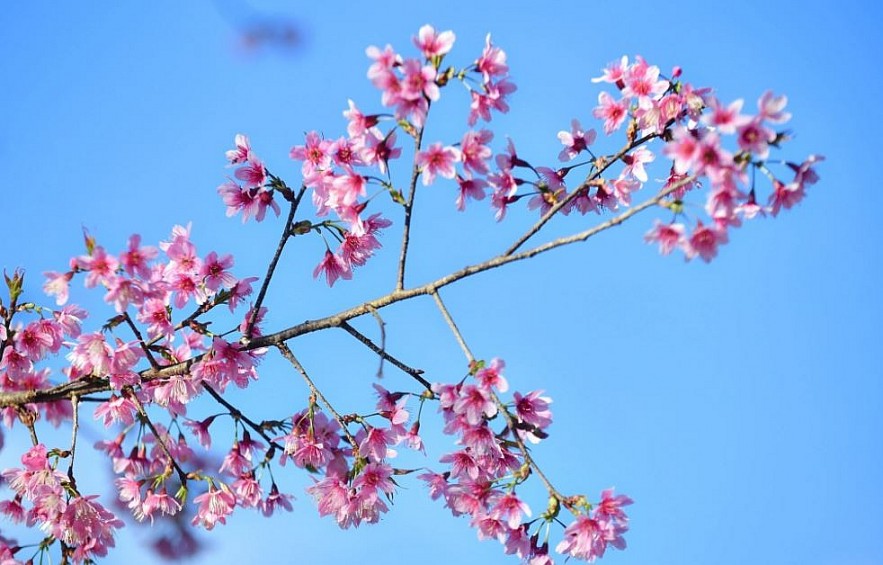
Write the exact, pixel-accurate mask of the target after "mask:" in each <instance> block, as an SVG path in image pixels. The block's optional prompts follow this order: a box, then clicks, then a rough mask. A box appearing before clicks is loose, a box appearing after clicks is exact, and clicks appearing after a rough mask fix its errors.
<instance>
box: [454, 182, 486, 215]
mask: <svg viewBox="0 0 883 565" xmlns="http://www.w3.org/2000/svg"><path fill="white" fill-rule="evenodd" d="M487 186H488V184H487V181H485V180H484V179H473V178H464V177H461V176H460V175H457V187H458V188H459V190H458V192H457V199H456V201H455V202H456V205H457V210H459V211H461V212H462V211H463V210H465V209H466V199H467V198H472V199H475V200H484V197H485V192H484V190H485V188H487Z"/></svg>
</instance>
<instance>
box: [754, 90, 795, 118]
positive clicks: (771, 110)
mask: <svg viewBox="0 0 883 565" xmlns="http://www.w3.org/2000/svg"><path fill="white" fill-rule="evenodd" d="M787 104H788V97H787V96H785V95H784V94H783V95H781V96H775V95H774V94H773V92H772V91H771V90H767V91H766V92H764V93H763V94H762V95H761V96H760V98H759V99H758V101H757V108H758V109H759V110H760V114H759V116H758V117H759V118H760V119H762V120H766V121H768V122H772V123H774V124H783V123H785V122H787V121H788V120H790V119H791V114H790V113H789V112H785V111H784V110H785V105H787Z"/></svg>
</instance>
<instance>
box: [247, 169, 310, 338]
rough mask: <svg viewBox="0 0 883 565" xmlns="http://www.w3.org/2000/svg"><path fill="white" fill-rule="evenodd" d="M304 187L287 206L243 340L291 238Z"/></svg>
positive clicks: (254, 321)
mask: <svg viewBox="0 0 883 565" xmlns="http://www.w3.org/2000/svg"><path fill="white" fill-rule="evenodd" d="M306 190H307V187H306V185H301V187H300V190H298V192H297V195H296V196H295V197H294V199H293V200H291V202H290V203H289V205H288V218H287V219H286V220H285V226H284V227H283V228H282V235H281V236H279V243H278V244H277V245H276V252H275V253H273V258H272V259H271V260H270V264H269V265H267V274H266V275H264V282H263V283H261V289H260V290H259V291H258V296H257V298H256V299H255V302H254V307H253V308H252V309H251V316H249V319H248V326H247V327H246V328H245V333H244V334H243V337H244V338H245V340H246V341H247V340H250V339H251V335H252V332H254V325H255V323H256V322H257V319H258V315H259V312H260V310H261V305H262V304H263V303H264V297H266V295H267V289H268V288H269V287H270V280H271V279H272V278H273V273H275V272H276V265H277V264H278V263H279V259H280V258H281V257H282V250H283V249H284V248H285V244H286V243H288V240H289V238H291V236H292V233H291V226H292V225H294V216H295V214H297V208H298V206H300V201H301V198H303V195H304V192H306Z"/></svg>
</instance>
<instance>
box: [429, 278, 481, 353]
mask: <svg viewBox="0 0 883 565" xmlns="http://www.w3.org/2000/svg"><path fill="white" fill-rule="evenodd" d="M432 297H433V298H434V299H435V304H436V305H437V306H438V309H439V310H440V311H441V313H442V316H444V318H445V322H447V323H448V327H449V328H451V332H453V334H454V337H455V338H457V343H459V344H460V349H462V350H463V354H464V355H466V359H467V360H468V361H469V364H470V365H471V364H472V363H473V362H474V361H475V356H474V355H472V351H470V350H469V346H468V345H466V340H465V339H463V334H461V333H460V328H458V327H457V324H456V322H454V318H452V317H451V313H450V312H448V309H447V308H446V307H445V303H444V302H442V299H441V296H439V294H438V291H433V292H432Z"/></svg>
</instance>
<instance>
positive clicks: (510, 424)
mask: <svg viewBox="0 0 883 565" xmlns="http://www.w3.org/2000/svg"><path fill="white" fill-rule="evenodd" d="M432 297H433V298H434V299H435V303H436V305H438V309H439V310H440V311H441V313H442V316H444V318H445V322H447V324H448V327H449V328H451V332H452V333H453V334H454V337H455V338H456V339H457V343H459V344H460V349H462V350H463V354H464V355H465V356H466V360H467V361H469V365H470V367H471V366H472V364H473V363H474V362H475V356H473V355H472V351H471V350H470V349H469V346H468V345H467V344H466V340H465V339H463V334H462V333H460V328H458V327H457V323H456V322H455V321H454V318H453V317H451V313H450V312H449V311H448V309H447V308H446V307H445V304H444V302H442V299H441V296H439V294H438V292H433V293H432ZM490 393H491V398H493V400H494V403H495V404H496V405H497V409H498V411H499V412H501V413H502V414H503V418H504V419H505V420H506V427H507V428H509V431H510V432H512V437H513V439H514V440H515V443H516V445H518V449H519V450H520V451H521V455H522V456H523V457H524V462H525V463H526V464H527V465H528V466H529V467H530V468H531V469H533V470H534V472H535V473H536V474H537V476H539V477H540V480H541V481H542V482H543V484H544V485H545V486H546V490H547V491H548V492H549V495H550V496H554V497H556V498H558V499H559V500H564V499H565V497H564V496H563V495H562V494H561V493H560V492H558V490H557V489H556V488H555V487H554V486H553V485H552V482H551V481H550V480H549V479H548V478H547V477H546V475H545V474H544V473H543V471H542V469H540V467H539V465H537V464H536V462H535V461H534V460H533V458H532V457H531V456H530V451H529V450H528V449H527V446H526V445H524V442H523V441H522V439H521V437H520V436H519V435H518V428H517V424H516V422H515V419H514V418H513V417H512V414H510V413H509V410H508V409H507V408H506V405H505V404H503V401H502V400H500V397H499V396H497V394H496V393H495V392H494V391H493V390H491V391H490Z"/></svg>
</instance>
